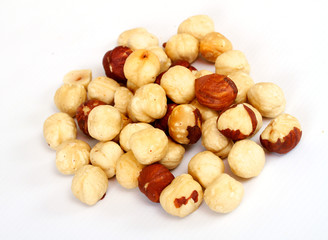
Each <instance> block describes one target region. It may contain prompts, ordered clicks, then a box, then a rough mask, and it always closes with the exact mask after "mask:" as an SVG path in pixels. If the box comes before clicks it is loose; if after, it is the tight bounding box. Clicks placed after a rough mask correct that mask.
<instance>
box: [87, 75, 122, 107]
mask: <svg viewBox="0 0 328 240" xmlns="http://www.w3.org/2000/svg"><path fill="white" fill-rule="evenodd" d="M119 86H120V84H118V82H116V81H115V80H114V79H111V78H108V77H97V78H95V79H93V80H92V81H91V82H90V83H89V86H88V98H89V99H97V100H100V101H103V102H105V103H107V104H112V103H113V101H114V94H115V91H116V89H117V88H118V87H119Z"/></svg>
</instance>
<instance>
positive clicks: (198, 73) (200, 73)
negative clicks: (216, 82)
mask: <svg viewBox="0 0 328 240" xmlns="http://www.w3.org/2000/svg"><path fill="white" fill-rule="evenodd" d="M193 74H194V75H195V77H196V78H200V77H203V76H206V75H210V74H213V72H211V71H208V70H206V69H202V70H199V71H194V72H193Z"/></svg>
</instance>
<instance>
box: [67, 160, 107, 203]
mask: <svg viewBox="0 0 328 240" xmlns="http://www.w3.org/2000/svg"><path fill="white" fill-rule="evenodd" d="M107 188H108V178H107V176H106V174H105V173H104V171H103V170H102V169H101V168H99V167H95V166H92V165H84V166H83V167H81V168H80V169H79V170H78V171H77V172H76V174H75V175H74V177H73V180H72V187H71V189H72V192H73V194H74V196H75V197H76V198H77V199H79V200H80V201H81V202H83V203H85V204H88V205H94V204H96V203H97V202H98V201H99V200H101V199H102V198H103V197H104V196H105V194H106V191H107Z"/></svg>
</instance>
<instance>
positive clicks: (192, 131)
mask: <svg viewBox="0 0 328 240" xmlns="http://www.w3.org/2000/svg"><path fill="white" fill-rule="evenodd" d="M194 115H195V123H196V125H195V126H192V127H191V126H188V128H187V131H188V136H187V138H188V139H189V144H195V143H196V142H197V141H198V140H199V139H200V137H201V136H202V129H201V126H202V120H201V119H202V115H201V113H200V111H199V110H198V109H197V108H196V110H195V111H194Z"/></svg>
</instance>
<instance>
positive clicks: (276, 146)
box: [260, 113, 302, 154]
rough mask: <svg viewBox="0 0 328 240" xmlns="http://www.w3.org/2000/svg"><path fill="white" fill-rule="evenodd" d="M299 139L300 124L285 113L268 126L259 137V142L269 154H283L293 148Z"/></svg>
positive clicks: (300, 135)
mask: <svg viewBox="0 0 328 240" xmlns="http://www.w3.org/2000/svg"><path fill="white" fill-rule="evenodd" d="M301 137H302V129H301V124H300V123H299V121H298V120H297V119H296V118H295V117H293V116H291V115H289V114H286V113H285V114H281V115H279V116H278V117H277V118H275V119H273V120H272V121H271V122H270V123H269V124H268V126H267V127H266V128H265V129H264V131H263V132H262V134H261V136H260V141H261V144H262V146H263V147H264V148H265V149H266V150H268V151H269V152H276V153H280V154H284V153H288V152H289V151H291V150H292V149H293V148H295V147H296V145H297V144H298V143H299V141H300V140H301Z"/></svg>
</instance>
